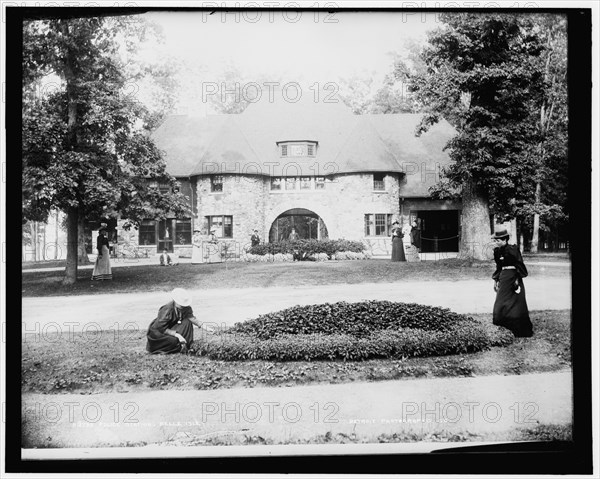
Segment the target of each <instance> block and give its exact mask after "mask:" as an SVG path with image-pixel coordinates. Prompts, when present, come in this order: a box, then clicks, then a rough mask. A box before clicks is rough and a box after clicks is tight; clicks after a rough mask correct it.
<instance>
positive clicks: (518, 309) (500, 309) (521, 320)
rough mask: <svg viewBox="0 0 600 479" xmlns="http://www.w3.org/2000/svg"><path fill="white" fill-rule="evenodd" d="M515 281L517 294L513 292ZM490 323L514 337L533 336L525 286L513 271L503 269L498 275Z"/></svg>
mask: <svg viewBox="0 0 600 479" xmlns="http://www.w3.org/2000/svg"><path fill="white" fill-rule="evenodd" d="M515 281H518V283H519V287H520V292H518V293H517V292H516V291H515ZM492 321H493V323H494V324H495V325H497V326H503V327H505V328H508V329H510V330H511V331H512V332H513V333H514V335H515V336H518V337H526V338H528V337H530V336H532V335H533V326H532V324H531V320H530V319H529V309H528V308H527V299H526V298H525V285H524V284H523V280H522V279H521V278H520V277H519V275H518V274H517V271H516V270H514V269H505V270H502V272H501V273H500V280H499V288H498V293H496V301H495V302H494V315H493V320H492Z"/></svg>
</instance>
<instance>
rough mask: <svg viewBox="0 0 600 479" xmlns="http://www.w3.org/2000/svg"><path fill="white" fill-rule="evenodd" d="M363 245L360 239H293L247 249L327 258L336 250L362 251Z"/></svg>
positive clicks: (269, 253)
mask: <svg viewBox="0 0 600 479" xmlns="http://www.w3.org/2000/svg"><path fill="white" fill-rule="evenodd" d="M364 250H365V245H364V244H363V243H361V242H360V241H349V240H344V239H338V240H312V239H311V240H295V241H280V242H279V243H264V244H259V245H256V246H252V247H250V248H249V249H248V253H249V254H250V255H258V256H264V255H276V254H293V253H294V252H295V251H296V252H298V253H300V254H303V253H306V254H307V255H309V256H313V255H318V254H326V255H327V257H328V258H329V259H331V258H332V257H333V255H334V254H335V253H337V252H338V251H351V252H353V253H362V252H364Z"/></svg>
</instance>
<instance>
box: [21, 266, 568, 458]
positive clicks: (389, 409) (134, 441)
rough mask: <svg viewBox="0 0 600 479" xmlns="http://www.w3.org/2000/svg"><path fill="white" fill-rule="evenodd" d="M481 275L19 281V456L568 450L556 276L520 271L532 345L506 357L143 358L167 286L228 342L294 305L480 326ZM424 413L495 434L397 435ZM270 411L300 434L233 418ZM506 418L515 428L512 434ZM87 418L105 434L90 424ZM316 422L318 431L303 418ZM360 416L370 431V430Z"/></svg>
mask: <svg viewBox="0 0 600 479" xmlns="http://www.w3.org/2000/svg"><path fill="white" fill-rule="evenodd" d="M491 270H492V268H491V267H490V265H489V264H483V263H475V264H467V263H464V262H461V261H456V260H454V261H445V262H434V263H429V264H423V263H421V264H416V263H412V264H411V263H406V264H401V265H398V264H392V263H390V262H387V261H381V260H373V261H346V262H331V263H323V264H314V263H293V264H270V265H262V264H245V263H242V264H228V265H225V264H221V265H201V266H197V265H179V266H177V267H173V268H160V267H157V266H154V265H145V266H136V267H134V266H131V267H125V266H123V267H119V268H115V270H114V272H115V280H113V281H111V282H105V283H92V282H90V281H89V279H87V278H86V277H85V275H89V271H88V272H84V273H85V274H82V276H83V277H84V280H83V281H80V282H78V283H77V284H76V285H75V286H73V287H65V286H62V285H60V278H61V276H62V273H61V272H52V271H47V272H42V273H39V272H28V273H24V274H23V285H22V286H23V296H24V297H23V309H22V320H23V334H22V364H21V372H22V392H23V396H22V398H23V408H24V416H23V417H24V419H23V421H24V422H23V426H24V436H23V446H24V447H28V448H35V447H69V448H72V447H86V446H91V447H99V446H111V447H114V446H130V445H136V446H143V445H147V444H160V445H186V446H194V445H220V444H244V445H246V444H248V445H265V444H327V443H334V444H337V443H363V442H370V443H373V442H375V443H377V442H389V443H394V442H412V441H433V442H438V441H446V442H461V441H514V440H556V439H569V437H570V427H571V425H570V419H569V418H570V411H571V406H572V405H571V398H570V391H571V387H570V344H571V343H570V324H571V317H570V316H571V314H570V309H569V308H570V275H569V267H568V263H567V264H562V265H555V266H554V267H548V266H547V265H544V264H542V262H541V263H538V264H536V265H534V264H532V265H531V266H530V268H529V270H530V276H529V278H528V279H527V280H526V288H527V295H528V296H527V297H528V302H529V305H530V309H531V316H532V321H533V324H534V328H535V331H536V334H535V336H534V337H533V338H527V339H516V340H515V342H514V343H513V344H512V345H510V346H508V347H507V348H492V349H491V350H488V351H482V352H480V353H476V354H468V355H467V354H465V355H456V356H445V357H438V358H412V359H406V360H403V361H389V360H371V361H364V362H333V361H324V362H321V361H318V362H288V363H277V362H266V361H265V362H262V361H261V362H259V361H254V362H252V361H250V362H223V361H211V360H207V359H205V358H201V357H196V356H149V355H147V354H146V353H145V350H144V347H145V329H146V327H147V324H148V323H149V322H150V321H151V319H152V318H153V317H154V315H155V314H156V310H157V308H158V306H160V304H162V303H163V302H164V301H165V300H166V299H168V294H169V290H170V289H171V288H172V287H175V286H184V287H187V288H188V289H189V290H190V291H191V292H192V295H193V298H194V310H195V311H196V314H197V315H199V316H201V317H202V319H203V320H204V321H214V322H215V323H217V324H221V325H223V324H224V325H225V326H227V325H230V324H233V323H234V322H236V321H239V320H243V319H247V318H248V317H254V316H256V315H257V314H262V313H263V312H268V311H273V310H277V309H281V308H283V307H287V306H289V305H293V304H314V303H315V302H326V301H336V300H347V301H355V300H356V301H358V300H362V299H389V300H393V301H405V302H421V303H423V304H430V305H437V306H442V307H449V308H451V309H452V310H454V311H457V312H464V313H470V314H472V315H473V316H474V317H476V318H478V319H479V320H481V321H487V322H489V321H491V315H490V310H491V305H492V304H493V298H494V294H493V291H492V289H491V280H490V279H489V277H490V275H491ZM287 283H290V286H287V287H284V286H282V285H285V284H287ZM225 287H227V288H228V289H223V288H225ZM196 331H197V333H196V334H198V330H196ZM197 339H200V340H201V335H199V336H197ZM419 391H420V392H419ZM365 395H366V396H365ZM421 399H423V400H427V401H432V405H427V407H434V408H435V407H437V406H435V404H438V405H440V407H442V408H443V407H444V405H448V404H453V403H457V401H458V403H457V404H459V405H461V407H462V408H463V409H464V404H468V403H469V402H470V401H475V402H478V403H479V405H480V406H485V405H492V406H494V407H496V408H498V407H499V408H500V409H501V412H502V413H503V416H502V417H503V419H502V420H501V421H500V420H498V421H497V422H494V421H493V420H489V419H490V418H487V417H484V418H483V419H482V418H480V419H479V422H476V423H471V422H469V421H468V420H467V416H465V415H464V414H463V417H462V419H461V420H460V421H458V422H456V423H448V421H444V420H439V419H440V418H439V417H438V418H437V420H436V421H434V424H430V423H428V422H427V421H417V422H415V423H406V422H404V423H398V422H397V421H396V419H397V416H398V415H400V414H401V413H403V412H405V411H404V410H403V409H402V407H404V406H403V405H404V404H405V403H406V404H409V403H411V404H412V403H414V402H415V401H418V400H421ZM273 401H275V402H278V404H290V405H291V404H292V403H295V404H297V405H299V407H301V412H303V413H304V416H303V419H302V421H301V422H299V423H296V422H294V421H293V420H291V418H286V417H285V415H284V416H283V422H282V421H281V417H279V416H281V411H279V412H278V414H279V416H278V417H279V419H280V421H279V422H278V423H277V422H275V423H273V422H271V421H268V420H267V419H268V418H267V419H265V418H266V416H263V418H262V420H261V421H260V422H259V423H258V424H256V425H254V424H253V423H252V421H247V420H245V419H248V418H247V417H245V418H242V419H244V420H243V421H240V417H239V411H240V409H239V408H242V409H241V411H242V413H243V412H244V411H246V412H249V411H250V409H248V407H250V406H251V407H255V405H256V404H259V405H261V407H262V408H263V409H264V406H265V405H266V404H271V402H273ZM286 401H287V402H286ZM390 401H391V402H390ZM399 401H400V402H399ZM402 401H405V402H402ZM461 401H462V402H461ZM463 403H464V404H463ZM492 403H495V404H492ZM207 407H208V408H209V410H207V409H206V408H207ZM215 407H216V408H217V412H223V408H225V417H223V416H222V415H219V414H218V413H217V414H213V415H212V416H211V418H210V420H207V421H201V420H199V419H198V417H199V416H198V415H199V414H200V417H201V416H202V414H203V411H204V412H210V411H213V409H214V408H215ZM332 407H333V408H334V409H335V408H336V407H339V408H340V409H339V411H340V414H339V417H340V418H341V419H342V421H341V422H337V423H328V422H325V421H324V418H325V417H328V416H327V414H329V413H331V412H332V409H331V408H332ZM411 407H412V406H411ZM82 408H83V409H82ZM228 408H229V409H228ZM231 408H233V409H231ZM236 408H238V409H237V411H238V412H236ZM244 408H246V409H244ZM398 408H400V409H398ZM515 408H516V409H517V410H518V411H519V417H518V418H517V419H519V421H517V420H515V418H512V416H513V415H514V414H515ZM523 408H525V409H523ZM531 408H533V409H531ZM219 410H220V411H219ZM56 411H58V412H59V417H58V418H57V417H56V414H55V413H56ZM82 411H83V412H84V415H83V416H81V412H82ZM86 411H87V415H86ZM94 411H96V412H98V411H99V412H100V414H101V415H102V420H99V418H98V416H95V417H93V418H92V417H91V416H90V413H92V412H94ZM227 411H233V412H232V413H230V414H229V416H227ZM265 411H266V410H265ZM265 411H263V412H265ZM290 411H291V410H290ZM490 411H491V410H490ZM532 411H533V412H536V411H537V412H538V413H539V414H537V413H536V414H537V415H535V417H533V419H534V420H532V421H527V422H523V421H521V420H520V419H522V416H521V413H523V412H524V413H525V415H526V417H528V418H529V417H530V415H529V416H528V414H529V413H530V412H532ZM71 412H77V414H79V415H78V416H77V415H75V416H73V415H72V414H71ZM213 412H214V411H213ZM466 412H467V411H463V413H466ZM316 413H319V414H320V416H319V418H320V419H319V421H317V420H316V419H315V418H316V416H315V417H313V416H311V415H314V414H316ZM32 414H33V416H32ZM53 414H54V416H53ZM232 414H233V416H234V417H230V416H231V415H232ZM236 414H238V416H236ZM382 414H383V416H382ZM370 416H373V417H375V416H377V417H376V418H375V419H377V421H371V422H370V423H369V422H368V421H369V420H370V419H369V418H370ZM373 417H371V419H373ZM32 418H33V420H32ZM74 418H76V420H74ZM109 418H110V420H107V421H105V420H104V419H109ZM131 418H134V419H135V421H133V422H131V423H130V421H128V419H131ZM382 418H383V419H385V420H386V421H387V419H390V421H388V422H385V421H384V422H382V421H381V419H382ZM386 418H387V419H386ZM357 419H364V420H365V421H366V422H364V421H363V422H362V423H358V422H356V420H357ZM426 419H427V418H426ZM442 419H444V418H442ZM394 421H396V422H394ZM375 422H377V423H375Z"/></svg>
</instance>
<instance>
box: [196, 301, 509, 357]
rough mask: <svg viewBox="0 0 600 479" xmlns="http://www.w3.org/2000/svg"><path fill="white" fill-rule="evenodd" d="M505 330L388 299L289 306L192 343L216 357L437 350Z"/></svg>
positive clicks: (471, 348) (475, 345)
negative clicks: (200, 341)
mask: <svg viewBox="0 0 600 479" xmlns="http://www.w3.org/2000/svg"><path fill="white" fill-rule="evenodd" d="M513 338H514V336H513V334H512V333H511V332H510V331H508V330H506V329H503V328H499V327H497V326H494V325H492V324H485V323H481V322H479V321H476V320H474V319H473V318H471V317H469V316H465V315H461V314H457V313H454V312H452V311H450V310H448V309H444V308H437V307H432V306H424V305H420V304H407V303H395V302H391V301H363V302H359V303H346V302H338V303H332V304H330V303H325V304H319V305H310V306H294V307H293V308H288V309H285V310H282V311H278V312H275V313H269V314H265V315H261V316H259V317H258V318H255V319H252V320H250V321H246V322H244V323H238V324H236V325H235V326H234V327H232V328H230V329H228V330H226V331H224V332H222V333H218V334H215V335H213V336H211V337H209V338H208V339H207V340H206V341H203V342H202V343H201V344H199V345H198V346H197V347H196V349H197V350H198V352H199V354H203V355H206V356H209V357H211V358H213V359H221V360H244V359H270V360H281V361H286V360H314V359H343V360H363V359H368V358H405V357H412V356H440V355H446V354H460V353H469V352H475V351H481V350H483V349H486V348H489V347H490V346H505V345H507V344H510V343H511V342H512V340H513Z"/></svg>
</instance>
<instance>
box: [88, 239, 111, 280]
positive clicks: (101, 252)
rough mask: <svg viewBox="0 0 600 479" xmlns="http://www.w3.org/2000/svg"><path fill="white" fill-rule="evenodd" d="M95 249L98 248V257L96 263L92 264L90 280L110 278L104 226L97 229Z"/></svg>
mask: <svg viewBox="0 0 600 479" xmlns="http://www.w3.org/2000/svg"><path fill="white" fill-rule="evenodd" d="M96 249H97V250H98V257H97V258H96V264H95V265H94V271H93V273H92V281H93V280H104V279H112V271H111V269H110V245H109V243H108V238H107V237H106V228H100V230H99V231H98V238H97V240H96Z"/></svg>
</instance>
